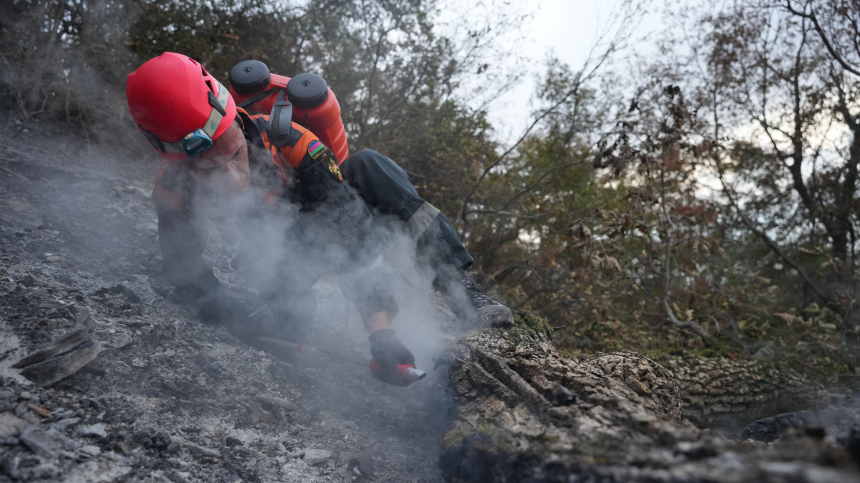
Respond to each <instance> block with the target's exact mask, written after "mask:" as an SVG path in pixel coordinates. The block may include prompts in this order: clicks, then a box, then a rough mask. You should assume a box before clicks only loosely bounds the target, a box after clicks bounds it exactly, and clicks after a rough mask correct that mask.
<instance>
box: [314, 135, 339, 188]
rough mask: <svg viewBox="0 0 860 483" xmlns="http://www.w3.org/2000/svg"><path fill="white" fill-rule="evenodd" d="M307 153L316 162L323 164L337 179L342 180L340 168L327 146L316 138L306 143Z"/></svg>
mask: <svg viewBox="0 0 860 483" xmlns="http://www.w3.org/2000/svg"><path fill="white" fill-rule="evenodd" d="M308 155H309V156H310V157H311V159H313V160H314V161H316V162H317V163H320V164H322V165H323V166H325V167H326V170H328V172H329V173H331V175H332V176H334V177H335V178H337V180H338V181H343V174H341V172H340V168H339V167H338V165H337V158H336V157H335V156H334V153H333V152H332V150H331V149H329V148H328V146H326V145H325V144H323V143H321V142H319V141H317V140H314V141H311V142H310V144H308Z"/></svg>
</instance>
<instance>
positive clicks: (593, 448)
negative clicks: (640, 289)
mask: <svg viewBox="0 0 860 483" xmlns="http://www.w3.org/2000/svg"><path fill="white" fill-rule="evenodd" d="M450 361H451V365H450V368H449V372H450V380H451V389H452V391H453V397H454V400H455V401H456V403H457V405H456V415H455V417H454V421H453V423H452V427H451V429H450V431H449V432H448V433H447V434H446V436H445V437H444V438H443V440H442V442H441V466H442V469H443V472H445V475H446V477H447V478H448V479H449V480H451V481H482V482H508V481H532V482H572V481H577V482H579V481H649V482H655V481H714V482H753V481H755V482H760V481H763V482H782V481H786V482H788V481H791V482H805V481H809V482H834V483H836V482H840V483H844V482H851V481H860V472H858V469H857V465H856V455H855V459H852V457H851V455H849V454H848V453H847V452H846V451H844V450H842V449H838V448H834V447H832V446H830V445H828V444H827V443H825V441H824V439H821V438H820V437H818V438H815V437H811V436H806V435H805V434H800V433H798V434H795V435H794V436H790V437H784V438H783V439H782V440H781V441H780V442H778V443H775V444H772V445H764V444H761V443H753V442H739V441H732V440H728V439H724V438H722V437H720V436H719V435H716V434H714V433H713V432H710V431H706V430H701V429H698V428H697V427H695V426H694V425H693V424H692V423H690V422H689V421H687V420H684V419H682V416H681V391H680V390H679V388H678V385H677V384H676V382H675V379H674V376H673V375H672V373H671V372H670V371H668V370H667V369H665V368H664V367H663V366H661V365H660V364H657V363H656V362H654V361H652V360H650V359H648V358H646V357H644V356H641V355H639V354H636V353H634V352H629V351H623V352H617V353H612V354H598V355H596V356H593V357H589V358H586V359H570V358H567V357H564V356H562V355H561V354H559V353H558V352H557V351H556V350H555V348H554V347H553V345H552V343H551V342H550V338H549V334H548V331H547V329H546V328H545V327H544V326H543V325H542V324H541V323H540V322H539V321H536V320H533V319H531V318H529V317H524V316H519V317H518V324H517V325H516V326H515V327H513V328H510V329H488V330H484V331H481V332H477V333H473V334H471V335H468V336H466V337H464V338H463V339H461V340H460V341H459V342H458V344H457V346H456V347H455V348H454V349H452V353H451V354H450Z"/></svg>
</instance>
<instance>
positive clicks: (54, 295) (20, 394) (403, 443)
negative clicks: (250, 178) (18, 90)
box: [0, 123, 446, 482]
mask: <svg viewBox="0 0 860 483" xmlns="http://www.w3.org/2000/svg"><path fill="white" fill-rule="evenodd" d="M4 124H5V123H4ZM48 140H50V142H48ZM155 169H157V163H153V161H152V160H150V161H139V160H136V159H129V158H122V157H118V156H116V155H114V154H112V153H104V152H98V151H96V149H95V148H93V149H92V150H89V149H87V146H86V145H81V144H74V143H72V142H71V141H70V140H69V138H67V137H65V136H63V135H62V134H61V133H57V132H50V131H49V130H45V131H41V132H27V133H22V134H21V135H20V136H18V137H16V138H15V139H5V140H4V142H3V143H0V482H2V481H10V480H11V481H205V482H221V481H227V482H235V481H303V482H329V481H334V482H341V481H342V482H346V481H349V482H352V481H357V480H361V479H363V478H365V477H368V476H375V477H376V481H390V482H436V481H441V479H442V478H441V474H440V471H439V469H438V465H437V461H438V446H437V442H438V438H439V437H440V436H441V434H442V433H443V431H444V426H445V424H446V421H445V420H444V418H445V416H446V409H445V405H444V401H441V400H440V399H439V397H441V395H443V394H444V391H443V390H442V387H441V386H440V385H439V380H438V379H439V378H438V377H437V375H436V374H435V373H434V372H432V371H430V374H429V377H428V378H427V379H425V380H423V381H421V382H420V383H417V384H414V385H412V386H410V387H408V388H395V387H390V386H387V385H385V384H382V383H380V382H378V381H375V380H373V379H372V378H371V377H370V374H369V371H368V369H367V368H366V367H361V366H359V365H357V364H350V363H344V362H340V361H335V360H330V359H326V358H324V357H314V356H312V355H306V354H300V355H295V354H293V356H292V357H291V356H290V355H289V354H281V358H280V359H278V358H276V357H274V356H273V355H271V354H269V353H266V352H263V351H261V350H258V349H257V348H254V347H251V346H249V345H248V344H246V343H244V342H243V341H240V340H238V339H236V338H235V337H233V336H231V335H230V334H229V333H228V332H227V331H226V330H225V329H223V328H221V327H211V326H205V325H202V324H200V323H199V322H197V321H195V320H193V319H192V318H190V317H189V316H188V314H187V313H186V312H185V309H184V308H182V307H180V306H178V305H175V304H173V303H171V302H170V301H169V300H168V298H169V289H168V286H167V284H166V282H165V281H164V280H163V279H162V278H161V267H160V256H159V249H158V245H157V236H156V218H155V214H154V211H153V209H152V207H151V202H150V199H149V197H150V192H151V182H152V179H153V176H154V172H155ZM210 247H211V249H210V250H208V252H207V254H206V256H207V257H209V258H210V260H212V261H213V262H214V265H215V266H216V270H217V271H218V276H219V277H220V278H221V279H222V280H223V281H224V282H225V283H226V285H227V287H228V289H229V290H230V291H231V292H232V293H234V294H238V295H239V296H241V297H243V298H244V299H245V300H246V301H248V303H249V304H252V305H253V303H254V293H253V292H252V291H251V290H248V289H247V288H246V286H245V284H244V282H243V281H242V280H241V278H239V277H238V276H236V275H235V274H234V273H232V271H231V270H230V269H229V264H228V263H229V259H230V255H231V253H230V248H229V247H228V246H226V245H225V244H224V243H223V242H221V241H220V239H219V238H218V237H217V236H214V235H213V237H212V240H211V243H210ZM315 290H316V291H317V295H318V299H319V300H320V304H319V305H320V310H319V314H318V319H319V320H317V321H316V326H317V339H316V340H317V341H318V343H319V344H320V345H321V346H322V347H324V348H327V349H330V350H332V351H334V352H338V353H340V354H342V355H352V356H354V357H356V358H366V359H369V349H368V343H367V340H366V334H365V333H364V330H363V327H362V324H361V321H360V319H359V317H358V315H357V313H356V312H355V311H354V309H352V308H350V307H349V306H348V304H347V303H346V301H345V299H343V298H342V296H341V294H340V291H339V289H338V286H337V284H336V283H335V281H332V280H323V281H321V282H320V283H319V284H318V285H317V287H316V288H315ZM428 303H429V301H428ZM407 305H408V304H407ZM404 308H405V311H404V312H403V313H402V314H401V317H400V320H401V321H402V322H400V325H399V326H398V331H399V333H400V334H401V336H402V338H403V339H404V342H406V343H410V342H411V343H412V344H413V345H414V346H415V347H418V346H421V348H419V349H417V350H416V355H417V356H418V358H419V364H422V365H423V366H425V367H426V366H428V365H429V364H430V357H431V355H432V349H433V347H431V344H430V343H431V342H432V341H434V340H435V332H434V331H432V330H431V329H430V328H428V327H426V326H420V324H419V322H416V320H417V319H419V318H420V319H422V320H421V324H425V325H426V324H427V320H426V319H427V317H411V315H415V312H416V311H420V310H421V309H422V307H420V306H416V307H409V306H404ZM78 327H89V331H90V333H91V334H92V336H93V337H94V338H95V339H96V340H98V341H99V342H100V344H101V345H102V348H103V349H104V350H103V351H102V352H101V353H100V354H99V355H98V357H97V358H96V359H95V361H93V362H92V363H90V364H88V365H87V366H86V367H85V368H84V369H82V370H80V371H78V372H77V373H75V374H74V375H72V376H71V377H68V378H67V379H64V380H62V381H60V382H59V383H57V384H54V385H52V386H50V387H48V388H40V387H36V386H33V385H31V384H29V382H28V381H26V380H25V379H23V378H22V377H20V376H19V375H17V371H16V370H13V369H11V368H10V366H11V365H12V364H14V363H15V362H16V361H18V360H19V359H21V358H22V357H24V356H25V355H27V354H29V353H32V352H33V351H35V350H38V349H41V348H44V347H46V346H49V345H50V343H51V341H52V340H54V339H56V338H57V337H59V336H61V335H62V334H64V333H67V332H68V331H70V330H72V329H75V328H78ZM428 331H429V332H428ZM428 341H429V342H428ZM422 349H423V350H422ZM351 462H352V464H351ZM356 465H357V466H358V468H356V469H352V467H353V466H356ZM362 471H364V473H362Z"/></svg>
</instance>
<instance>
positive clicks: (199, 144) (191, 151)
mask: <svg viewBox="0 0 860 483" xmlns="http://www.w3.org/2000/svg"><path fill="white" fill-rule="evenodd" d="M228 100H229V94H228V92H227V88H226V87H224V85H223V84H221V83H220V82H218V96H217V97H216V96H215V94H214V93H212V91H209V105H211V106H212V111H211V112H210V113H209V119H207V120H206V123H204V124H203V127H201V128H198V129H195V130H193V131H191V132H190V133H188V134H186V135H185V136H182V139H180V140H179V141H178V142H175V143H168V142H164V141H162V140H161V139H159V138H158V136H156V135H155V134H153V133H151V132H149V131H145V130H143V129H141V131H143V134H144V136H146V139H147V140H148V141H149V143H150V144H152V147H154V148H155V149H157V150H159V151H161V152H163V153H174V154H186V155H188V156H189V157H194V156H197V155H198V154H200V153H202V152H204V151H206V150H207V149H209V148H211V147H212V144H213V140H212V136H213V135H214V134H215V131H217V130H218V126H219V125H221V120H222V119H223V118H224V116H225V115H227V102H228Z"/></svg>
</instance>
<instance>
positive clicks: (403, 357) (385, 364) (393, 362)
mask: <svg viewBox="0 0 860 483" xmlns="http://www.w3.org/2000/svg"><path fill="white" fill-rule="evenodd" d="M368 340H370V353H371V354H373V359H374V360H375V361H376V362H377V363H378V364H379V365H380V366H381V369H380V370H376V371H375V370H371V372H370V373H371V375H372V376H373V378H374V379H377V380H380V381H382V382H385V383H388V384H392V385H394V386H407V385H409V381H407V380H406V379H405V378H404V377H403V375H402V374H401V373H400V370H399V369H398V367H397V366H398V365H400V364H407V365H411V366H414V365H415V356H413V355H412V353H411V352H409V349H407V348H406V346H404V345H403V343H402V342H400V340H399V339H398V338H397V336H396V335H394V330H393V329H378V330H374V331H373V332H371V333H370V336H368Z"/></svg>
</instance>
